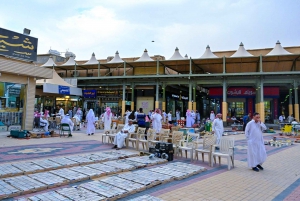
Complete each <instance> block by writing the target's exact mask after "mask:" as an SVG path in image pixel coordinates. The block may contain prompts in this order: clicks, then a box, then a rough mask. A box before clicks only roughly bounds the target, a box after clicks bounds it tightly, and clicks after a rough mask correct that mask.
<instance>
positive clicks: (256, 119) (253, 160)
mask: <svg viewBox="0 0 300 201" xmlns="http://www.w3.org/2000/svg"><path fill="white" fill-rule="evenodd" d="M266 129H267V127H266V125H265V124H264V123H262V122H261V121H260V115H259V113H257V112H255V113H254V114H253V119H252V120H251V121H250V122H249V123H247V125H246V129H245V135H246V138H247V143H248V148H247V163H248V167H249V168H252V170H253V171H255V172H259V169H260V170H263V169H264V168H263V167H262V166H261V165H262V164H263V163H264V162H265V161H266V159H267V153H266V148H265V145H264V139H263V135H262V131H263V130H266Z"/></svg>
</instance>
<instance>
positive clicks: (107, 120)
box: [102, 112, 112, 131]
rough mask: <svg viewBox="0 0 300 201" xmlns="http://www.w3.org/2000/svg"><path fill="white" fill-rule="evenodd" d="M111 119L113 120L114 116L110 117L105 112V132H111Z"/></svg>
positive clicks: (103, 119)
mask: <svg viewBox="0 0 300 201" xmlns="http://www.w3.org/2000/svg"><path fill="white" fill-rule="evenodd" d="M111 119H112V114H111V113H110V115H109V116H108V114H107V113H106V112H105V113H104V115H103V117H102V121H103V122H104V131H110V130H111Z"/></svg>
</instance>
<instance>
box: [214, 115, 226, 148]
mask: <svg viewBox="0 0 300 201" xmlns="http://www.w3.org/2000/svg"><path fill="white" fill-rule="evenodd" d="M223 132H224V126H223V120H222V114H221V113H218V114H217V118H215V120H214V121H213V124H212V133H213V134H214V135H215V137H216V138H217V142H216V144H220V140H221V138H222V135H223Z"/></svg>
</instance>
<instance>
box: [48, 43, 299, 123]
mask: <svg viewBox="0 0 300 201" xmlns="http://www.w3.org/2000/svg"><path fill="white" fill-rule="evenodd" d="M299 57H300V46H295V47H284V48H283V47H282V46H281V44H280V42H279V41H278V42H277V43H276V45H275V47H274V48H264V49H253V50H246V49H245V48H244V45H243V44H242V43H241V44H240V46H239V48H238V50H236V51H223V52H212V51H211V50H210V47H209V46H208V47H207V48H206V50H205V52H204V53H203V54H202V56H200V57H199V58H188V57H187V56H186V57H183V56H181V54H180V52H179V49H178V48H176V49H175V52H174V54H173V56H172V57H171V58H170V59H165V58H164V57H163V56H160V55H156V56H153V57H150V56H149V55H148V52H147V50H145V51H144V53H143V54H142V56H141V57H140V58H138V57H134V58H121V57H120V55H119V52H116V54H115V56H114V57H108V58H107V59H101V60H98V59H96V57H95V55H94V54H93V55H92V57H91V59H90V60H89V61H75V60H74V57H72V56H71V57H70V58H69V59H68V61H67V62H66V63H64V64H61V63H60V64H56V66H54V65H53V66H44V67H46V68H53V69H55V71H56V72H57V73H58V74H59V75H61V77H63V78H64V79H74V80H77V86H78V87H81V88H83V89H84V90H96V91H97V93H96V94H99V96H98V95H96V98H94V97H92V98H90V99H91V100H90V101H94V104H95V105H97V107H100V108H101V107H103V108H104V107H105V106H106V105H109V103H112V104H115V106H117V105H118V106H117V107H118V108H117V109H122V114H124V112H125V110H126V108H129V106H130V108H131V109H132V110H136V109H138V108H139V107H142V108H144V111H145V112H147V111H148V110H151V109H154V108H156V107H160V108H162V109H163V110H171V111H173V114H174V113H175V110H176V109H180V110H181V116H185V112H186V109H193V110H196V109H198V110H199V111H200V113H201V116H202V117H207V116H208V115H209V111H210V110H214V111H215V112H222V114H224V115H223V120H224V121H226V117H227V115H228V116H232V115H236V116H238V117H242V116H243V114H245V113H248V112H254V111H257V112H259V113H260V114H261V117H262V119H266V120H270V119H277V118H278V115H280V114H282V113H283V114H285V115H286V116H287V115H289V114H294V116H295V118H296V119H297V120H298V119H299V104H298V98H299V95H298V86H299V81H298V80H299V74H300V66H299V62H300V61H299ZM98 91H99V92H98ZM104 91H105V92H104ZM108 94H114V95H113V96H111V97H110V95H108ZM87 99H88V97H87ZM95 107H96V106H95Z"/></svg>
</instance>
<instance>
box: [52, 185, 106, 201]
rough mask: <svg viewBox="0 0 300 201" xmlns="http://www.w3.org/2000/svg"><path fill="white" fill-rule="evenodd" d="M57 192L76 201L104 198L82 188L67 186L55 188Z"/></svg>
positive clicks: (98, 200)
mask: <svg viewBox="0 0 300 201" xmlns="http://www.w3.org/2000/svg"><path fill="white" fill-rule="evenodd" d="M56 192H57V193H59V194H60V195H63V196H65V197H67V198H69V199H71V200H76V201H77V200H78V201H100V200H105V199H106V198H105V197H103V196H101V195H99V194H98V193H94V192H92V191H90V190H87V189H84V188H76V187H69V188H63V189H59V190H56Z"/></svg>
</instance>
